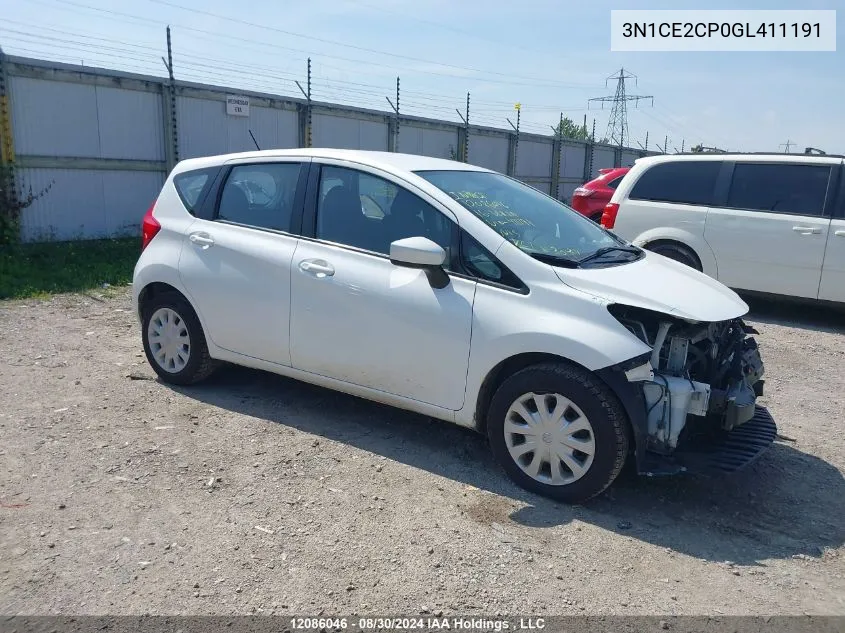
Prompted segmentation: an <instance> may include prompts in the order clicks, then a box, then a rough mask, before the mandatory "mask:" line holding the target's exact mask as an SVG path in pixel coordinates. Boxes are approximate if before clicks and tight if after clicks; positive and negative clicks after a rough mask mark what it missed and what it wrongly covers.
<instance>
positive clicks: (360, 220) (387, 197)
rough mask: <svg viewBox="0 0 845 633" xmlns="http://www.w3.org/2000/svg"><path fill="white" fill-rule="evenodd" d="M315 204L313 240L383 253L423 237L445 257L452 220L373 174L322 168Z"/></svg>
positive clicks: (343, 168)
mask: <svg viewBox="0 0 845 633" xmlns="http://www.w3.org/2000/svg"><path fill="white" fill-rule="evenodd" d="M319 191H320V195H319V198H318V201H317V232H316V237H317V238H318V239H323V240H327V241H330V242H335V243H338V244H344V245H346V246H353V247H356V248H361V249H364V250H368V251H372V252H374V253H379V254H382V255H389V254H390V244H391V242H394V241H396V240H399V239H403V238H406V237H417V236H422V237H427V238H429V239H430V240H432V241H433V242H435V243H436V244H438V245H439V246H441V247H442V248H443V249H444V250H445V251H446V253H447V259H448V255H449V250H450V245H451V232H452V228H453V224H452V222H451V221H450V220H449V219H448V218H446V216H444V215H443V214H442V213H440V212H439V211H438V210H437V209H435V208H434V207H433V206H431V205H430V204H428V203H427V202H425V201H424V200H423V199H422V198H420V197H419V196H417V195H416V194H413V193H411V192H410V191H408V190H407V189H405V188H403V187H400V186H398V185H395V184H394V183H392V182H390V181H388V180H385V179H384V178H379V177H378V176H374V175H372V174H368V173H365V172H361V171H358V170H355V169H348V168H346V167H334V166H328V165H324V166H323V167H322V168H321V170H320V187H319Z"/></svg>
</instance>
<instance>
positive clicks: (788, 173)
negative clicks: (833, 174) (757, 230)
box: [727, 163, 830, 216]
mask: <svg viewBox="0 0 845 633" xmlns="http://www.w3.org/2000/svg"><path fill="white" fill-rule="evenodd" d="M829 180H830V166H829V165H797V164H787V163H737V164H736V166H735V167H734V173H733V180H732V182H731V189H730V192H729V193H728V203H727V206H728V207H730V208H732V209H751V210H755V211H771V212H774V213H794V214H797V215H819V216H820V215H823V214H824V201H825V196H826V195H827V187H828V181H829Z"/></svg>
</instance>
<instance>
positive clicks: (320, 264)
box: [299, 259, 334, 279]
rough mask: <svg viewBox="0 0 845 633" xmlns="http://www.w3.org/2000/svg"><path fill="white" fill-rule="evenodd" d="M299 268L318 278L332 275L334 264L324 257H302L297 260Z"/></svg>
mask: <svg viewBox="0 0 845 633" xmlns="http://www.w3.org/2000/svg"><path fill="white" fill-rule="evenodd" d="M299 269H300V270H301V271H303V272H306V273H308V274H309V275H314V276H315V277H317V278H318V279H322V278H323V277H331V276H332V275H334V266H332V265H331V264H330V263H328V262H327V261H326V260H324V259H304V260H302V261H301V262H299Z"/></svg>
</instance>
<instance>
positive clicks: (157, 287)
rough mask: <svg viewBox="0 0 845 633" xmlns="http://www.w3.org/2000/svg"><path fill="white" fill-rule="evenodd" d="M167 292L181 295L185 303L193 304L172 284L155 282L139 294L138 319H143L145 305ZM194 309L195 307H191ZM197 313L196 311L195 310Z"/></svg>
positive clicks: (142, 289)
mask: <svg viewBox="0 0 845 633" xmlns="http://www.w3.org/2000/svg"><path fill="white" fill-rule="evenodd" d="M165 292H175V293H176V294H178V295H180V296H181V297H182V298H183V299H184V300H185V301H187V302H188V303H189V304H190V303H191V301H190V299H188V297H186V296H185V293H183V292H182V291H181V290H179V289H178V288H176V287H175V286H171V285H170V284H168V283H166V282H163V281H153V282H150V283H148V284H147V285H145V286H144V287H143V288H141V290H140V292H139V293H138V318H139V319H140V318H143V316H142V312H143V309H144V304H145V303H146V302H147V301H149V300H150V299H152V298H153V297H157V296H159V295H162V294H164V293H165ZM191 307H193V305H192V306H191ZM194 312H196V309H194Z"/></svg>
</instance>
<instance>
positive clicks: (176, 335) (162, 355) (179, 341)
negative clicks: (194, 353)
mask: <svg viewBox="0 0 845 633" xmlns="http://www.w3.org/2000/svg"><path fill="white" fill-rule="evenodd" d="M147 342H148V343H149V344H150V351H151V352H152V355H153V358H155V361H156V363H158V366H159V367H161V368H162V369H163V370H164V371H167V372H170V373H171V374H175V373H178V372H180V371H182V370H183V369H184V368H185V365H187V364H188V359H189V358H190V357H191V337H190V336H189V335H188V326H187V325H186V324H185V321H184V320H183V319H182V317H181V316H179V313H178V312H176V311H175V310H173V309H171V308H159V309H158V310H156V311H155V312H154V313H153V316H152V317H151V318H150V324H149V326H148V327H147Z"/></svg>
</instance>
